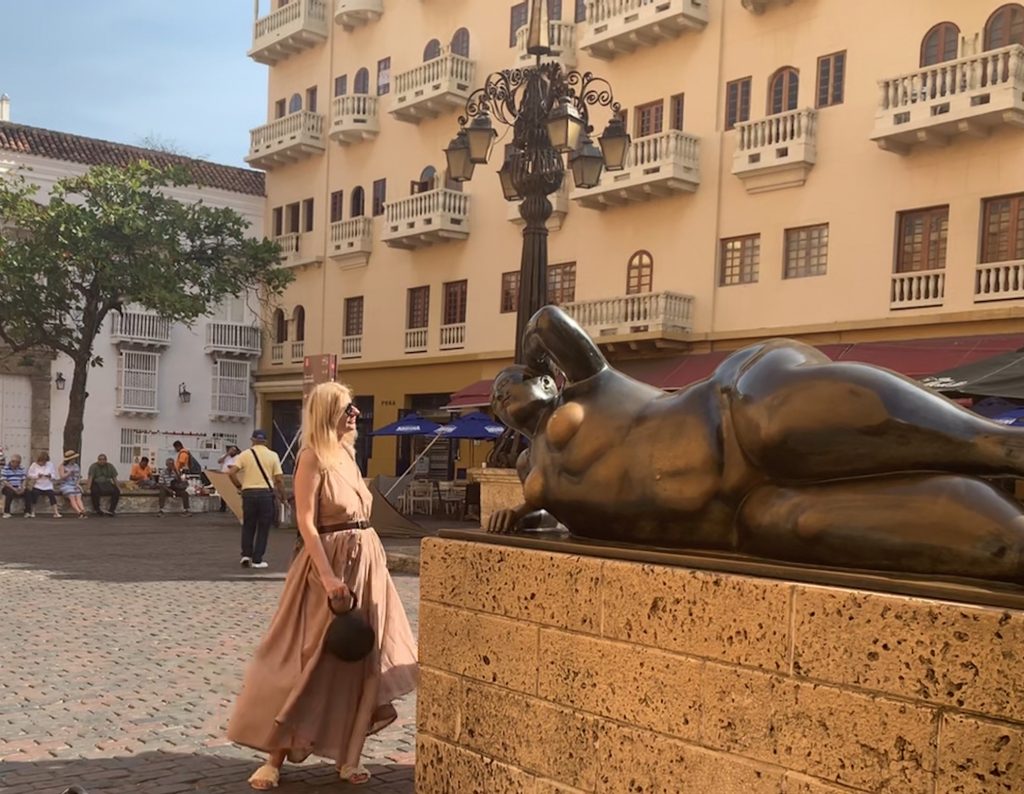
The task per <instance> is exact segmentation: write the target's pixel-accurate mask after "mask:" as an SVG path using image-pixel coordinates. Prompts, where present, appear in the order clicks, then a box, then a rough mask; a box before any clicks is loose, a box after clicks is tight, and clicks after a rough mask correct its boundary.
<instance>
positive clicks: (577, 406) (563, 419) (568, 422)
mask: <svg viewBox="0 0 1024 794" xmlns="http://www.w3.org/2000/svg"><path fill="white" fill-rule="evenodd" d="M586 415H587V409H586V408H585V407H584V405H583V403H581V402H579V401H577V400H573V401H570V402H565V403H562V404H561V405H560V406H558V408H556V409H555V410H554V412H553V413H552V414H551V418H550V419H548V422H547V427H546V428H545V435H546V436H547V440H548V443H549V444H551V445H552V446H553V447H555V448H556V449H560V448H562V447H564V446H566V444H568V443H569V442H570V441H571V440H572V438H573V436H575V435H576V433H577V432H578V431H579V429H580V428H581V427H582V426H583V420H584V419H585V418H586Z"/></svg>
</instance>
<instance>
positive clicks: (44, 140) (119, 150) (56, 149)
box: [0, 121, 266, 196]
mask: <svg viewBox="0 0 1024 794" xmlns="http://www.w3.org/2000/svg"><path fill="white" fill-rule="evenodd" d="M3 151H10V152H17V153H19V154H32V155H36V156H37V157H49V158H51V159H54V160H67V161H69V162H72V163H83V164H85V165H128V164H129V163H134V162H137V161H139V160H148V161H149V162H150V163H152V164H153V165H155V166H166V165H183V166H185V167H186V168H188V169H189V171H190V172H191V173H192V176H193V177H194V178H195V180H196V184H198V185H203V186H205V187H212V188H217V189H218V190H228V191H231V192H233V193H247V194H249V195H251V196H263V195H265V193H266V190H265V186H264V175H263V172H262V171H252V170H250V169H248V168H235V167H234V166H230V165H219V164H217V163H211V162H208V161H206V160H196V159H194V158H192V157H183V156H181V155H177V154H168V153H167V152H159V151H155V150H153V149H144V148H142V147H141V146H128V145H126V144H123V143H112V142H111V141H101V140H99V139H97V138H86V137H84V136H82V135H72V134H71V133H68V132H55V131H53V130H44V129H42V128H40V127H28V126H26V125H24V124H15V123H13V122H9V121H0V152H3Z"/></svg>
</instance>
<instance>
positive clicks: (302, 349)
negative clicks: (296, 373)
mask: <svg viewBox="0 0 1024 794" xmlns="http://www.w3.org/2000/svg"><path fill="white" fill-rule="evenodd" d="M291 354H292V363H293V364H301V363H302V361H303V359H304V358H305V357H306V343H305V342H301V341H300V342H292V344H291Z"/></svg>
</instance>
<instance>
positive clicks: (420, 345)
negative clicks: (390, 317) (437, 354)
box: [405, 328, 428, 353]
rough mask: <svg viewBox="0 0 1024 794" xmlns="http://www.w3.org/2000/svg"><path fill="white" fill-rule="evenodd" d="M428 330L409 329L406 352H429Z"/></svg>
mask: <svg viewBox="0 0 1024 794" xmlns="http://www.w3.org/2000/svg"><path fill="white" fill-rule="evenodd" d="M427 330H428V329H426V328H407V329H406V331H405V352H406V353H425V352H426V351H427Z"/></svg>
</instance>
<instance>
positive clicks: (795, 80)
mask: <svg viewBox="0 0 1024 794" xmlns="http://www.w3.org/2000/svg"><path fill="white" fill-rule="evenodd" d="M799 91H800V72H798V71H797V70H796V69H794V68H793V67H792V66H783V67H782V68H781V69H779V70H778V71H777V72H776V73H775V74H773V75H772V76H771V79H770V80H769V81H768V115H772V114H774V113H785V112H786V111H787V110H796V103H797V94H798V93H799Z"/></svg>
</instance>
